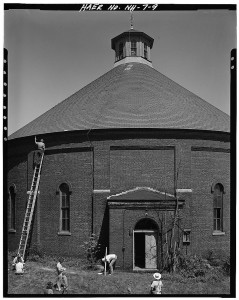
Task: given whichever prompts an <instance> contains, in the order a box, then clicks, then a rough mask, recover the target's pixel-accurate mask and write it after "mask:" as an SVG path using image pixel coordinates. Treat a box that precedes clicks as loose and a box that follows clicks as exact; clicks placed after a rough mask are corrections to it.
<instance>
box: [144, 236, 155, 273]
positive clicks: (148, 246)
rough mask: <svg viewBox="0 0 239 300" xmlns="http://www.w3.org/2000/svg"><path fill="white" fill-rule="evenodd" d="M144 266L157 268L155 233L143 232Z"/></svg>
mask: <svg viewBox="0 0 239 300" xmlns="http://www.w3.org/2000/svg"><path fill="white" fill-rule="evenodd" d="M145 268H146V269H156V268H157V233H156V232H146V233H145Z"/></svg>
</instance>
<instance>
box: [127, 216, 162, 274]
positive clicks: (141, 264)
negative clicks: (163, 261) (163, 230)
mask: <svg viewBox="0 0 239 300" xmlns="http://www.w3.org/2000/svg"><path fill="white" fill-rule="evenodd" d="M133 250H134V251H133V260H134V261H133V266H134V270H137V269H138V270H140V269H157V266H158V226H157V225H156V223H155V222H154V221H152V220H150V219H143V220H140V221H139V222H138V223H137V224H136V226H135V230H134V233H133Z"/></svg>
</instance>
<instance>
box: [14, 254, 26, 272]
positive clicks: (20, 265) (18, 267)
mask: <svg viewBox="0 0 239 300" xmlns="http://www.w3.org/2000/svg"><path fill="white" fill-rule="evenodd" d="M23 268H24V263H23V262H22V258H21V257H20V256H18V257H17V262H16V265H15V269H16V271H15V274H16V275H22V274H23V273H24V269H23Z"/></svg>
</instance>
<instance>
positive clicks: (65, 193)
mask: <svg viewBox="0 0 239 300" xmlns="http://www.w3.org/2000/svg"><path fill="white" fill-rule="evenodd" d="M59 191H60V193H59V195H60V208H61V209H60V232H70V190H69V186H68V184H66V183H62V184H61V185H60V187H59Z"/></svg>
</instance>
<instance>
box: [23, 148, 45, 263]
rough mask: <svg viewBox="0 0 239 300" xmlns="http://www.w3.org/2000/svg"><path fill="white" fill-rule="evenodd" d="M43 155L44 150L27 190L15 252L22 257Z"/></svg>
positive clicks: (29, 227) (36, 192) (25, 246)
mask: <svg viewBox="0 0 239 300" xmlns="http://www.w3.org/2000/svg"><path fill="white" fill-rule="evenodd" d="M43 157H44V152H42V155H41V160H40V164H36V165H35V169H34V174H33V178H32V184H31V190H30V191H28V192H27V193H28V194H29V198H28V202H27V208H26V213H25V217H24V222H23V226H22V234H21V239H20V243H19V247H18V252H17V254H19V255H20V256H21V257H22V258H23V259H24V258H25V252H26V248H27V242H28V237H29V233H30V229H31V223H32V217H33V213H34V208H35V203H36V199H37V194H38V188H39V183H40V177H41V168H42V163H43Z"/></svg>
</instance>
